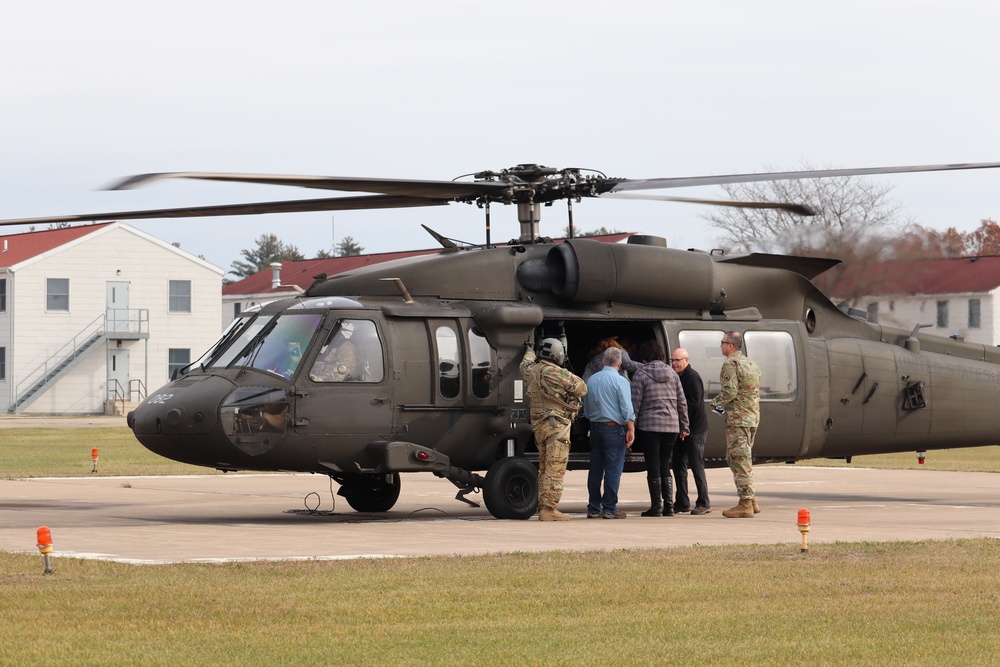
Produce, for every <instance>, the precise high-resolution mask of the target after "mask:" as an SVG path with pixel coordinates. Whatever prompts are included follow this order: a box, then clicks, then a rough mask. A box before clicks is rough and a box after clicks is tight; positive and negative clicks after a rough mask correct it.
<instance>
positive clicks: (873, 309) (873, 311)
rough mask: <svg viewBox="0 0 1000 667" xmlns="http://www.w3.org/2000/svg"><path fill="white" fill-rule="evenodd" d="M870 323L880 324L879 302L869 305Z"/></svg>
mask: <svg viewBox="0 0 1000 667" xmlns="http://www.w3.org/2000/svg"><path fill="white" fill-rule="evenodd" d="M868 321H869V322H874V323H878V301H876V302H875V303H869V304H868Z"/></svg>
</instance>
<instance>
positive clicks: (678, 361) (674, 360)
mask: <svg viewBox="0 0 1000 667" xmlns="http://www.w3.org/2000/svg"><path fill="white" fill-rule="evenodd" d="M685 359H687V357H681V358H680V359H671V360H670V363H672V364H679V363H681V362H682V361H684V360H685Z"/></svg>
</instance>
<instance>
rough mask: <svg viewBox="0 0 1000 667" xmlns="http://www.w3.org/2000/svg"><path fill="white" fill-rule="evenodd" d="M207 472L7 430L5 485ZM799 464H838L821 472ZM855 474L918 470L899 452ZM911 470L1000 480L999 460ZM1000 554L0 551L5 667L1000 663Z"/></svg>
mask: <svg viewBox="0 0 1000 667" xmlns="http://www.w3.org/2000/svg"><path fill="white" fill-rule="evenodd" d="M93 447H98V448H99V449H100V455H101V460H100V462H99V464H98V466H99V468H98V470H99V473H98V474H101V475H150V474H191V473H208V474H211V473H212V471H210V470H208V469H205V468H198V467H193V466H188V465H184V464H180V463H174V462H172V461H168V460H166V459H163V458H161V457H159V456H156V455H155V454H152V453H151V452H149V451H147V450H146V449H145V448H143V447H142V446H141V445H139V443H138V442H136V441H135V439H134V437H133V436H132V434H131V432H129V431H128V430H127V429H122V428H106V429H101V428H93V429H9V430H0V476H2V477H5V478H16V477H32V476H80V475H89V474H90V470H91V460H90V450H91V449H92V448H93ZM805 463H806V464H811V465H833V466H843V465H847V464H845V462H844V461H829V460H823V459H820V460H815V461H808V462H805ZM850 465H852V466H856V467H885V468H918V467H920V466H918V464H917V463H916V457H915V455H914V454H912V453H907V454H889V455H874V456H864V457H855V458H854V460H853V462H852V463H851V464H850ZM923 467H924V468H927V469H934V470H971V471H991V472H1000V447H985V448H975V449H956V450H942V451H931V452H929V453H928V460H927V463H926V464H924V466H923ZM998 563H1000V540H990V539H981V540H947V541H940V542H920V543H911V542H901V543H885V544H883V543H863V544H824V545H818V546H817V545H814V546H813V547H812V549H811V550H810V553H808V554H800V553H798V548H797V546H795V547H790V546H788V545H766V546H745V545H744V546H725V547H699V546H695V547H685V548H677V549H669V550H628V551H624V550H623V551H615V552H611V553H604V552H600V553H564V552H549V553H543V554H523V553H520V554H518V553H515V554H504V555H491V556H467V557H447V558H413V559H390V560H356V561H327V562H323V561H307V562H277V563H270V562H260V563H238V564H228V565H206V564H181V565H159V566H139V565H125V564H121V563H112V562H104V561H94V560H77V559H72V558H60V557H59V556H58V554H56V556H55V557H54V558H53V567H54V569H55V570H56V572H55V574H54V575H52V576H45V575H43V574H42V569H43V561H42V558H41V556H40V555H37V554H16V553H6V552H2V551H0V665H4V666H8V665H10V666H13V667H17V666H20V665H39V664H55V663H64V664H73V665H121V664H129V665H139V664H141V665H220V664H221V665H306V664H308V665H313V664H316V665H334V664H346V665H494V664H500V665H599V664H621V665H671V664H679V665H680V664H684V665H690V664H696V665H726V666H731V665H733V664H754V665H788V664H802V665H804V664H810V665H843V664H851V665H883V664H906V665H945V664H947V665H951V664H996V663H998V662H1000V640H998V639H997V638H996V637H997V635H996V632H995V628H994V625H995V620H996V610H997V609H998V608H1000V587H998V586H997V585H996V583H995V582H996V576H997V575H996V568H997V564H998Z"/></svg>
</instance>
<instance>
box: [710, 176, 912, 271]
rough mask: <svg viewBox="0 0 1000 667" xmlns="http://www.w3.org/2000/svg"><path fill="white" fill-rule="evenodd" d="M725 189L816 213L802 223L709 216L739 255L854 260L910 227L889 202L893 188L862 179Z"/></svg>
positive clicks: (778, 217)
mask: <svg viewBox="0 0 1000 667" xmlns="http://www.w3.org/2000/svg"><path fill="white" fill-rule="evenodd" d="M802 169H807V170H812V169H814V167H812V166H810V165H803V167H802ZM722 188H723V189H724V190H725V191H726V194H727V195H728V197H729V198H730V199H733V200H737V201H753V202H761V201H769V202H786V203H795V204H805V205H807V206H809V207H810V208H811V209H813V211H815V212H816V215H815V216H812V217H802V216H797V215H793V214H791V213H786V212H784V211H776V210H772V209H741V208H729V207H717V208H715V209H713V210H712V211H711V212H710V213H707V214H704V215H703V217H704V218H705V219H707V220H708V221H709V222H711V223H712V225H713V226H714V227H715V228H716V229H718V230H719V231H720V232H721V233H722V237H721V238H720V241H721V243H722V244H723V245H725V246H727V247H729V248H730V249H732V250H736V251H744V252H754V251H758V252H775V253H795V254H823V255H828V256H829V255H843V254H844V253H845V251H847V254H850V250H851V249H853V248H856V247H858V246H859V244H864V245H868V244H870V243H871V242H873V241H878V240H879V239H880V237H886V236H892V235H897V234H898V233H899V232H901V231H903V229H904V228H905V227H906V225H907V224H908V223H907V221H906V220H904V219H903V218H902V215H901V211H902V206H901V205H900V204H898V203H896V202H893V201H891V200H890V199H889V197H888V195H889V192H890V191H891V189H892V187H891V186H889V185H886V184H884V183H879V182H876V181H872V180H866V179H864V178H862V177H859V176H842V177H837V178H807V179H800V180H791V181H761V182H759V183H732V184H729V185H723V186H722ZM841 258H842V259H845V260H847V259H850V257H843V256H842V257H841Z"/></svg>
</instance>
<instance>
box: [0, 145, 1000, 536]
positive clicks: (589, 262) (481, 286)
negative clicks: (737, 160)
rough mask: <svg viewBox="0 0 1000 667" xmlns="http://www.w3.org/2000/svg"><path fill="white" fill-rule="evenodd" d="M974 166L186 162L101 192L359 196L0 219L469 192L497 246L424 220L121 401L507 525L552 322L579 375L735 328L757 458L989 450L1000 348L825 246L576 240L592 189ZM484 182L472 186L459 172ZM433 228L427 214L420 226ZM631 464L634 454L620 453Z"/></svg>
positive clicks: (187, 426) (157, 424)
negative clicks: (754, 378)
mask: <svg viewBox="0 0 1000 667" xmlns="http://www.w3.org/2000/svg"><path fill="white" fill-rule="evenodd" d="M997 167H1000V163H966V164H945V165H923V166H903V167H878V168H861V169H826V170H810V171H794V172H771V173H756V174H732V175H723V176H701V177H683V178H655V179H624V178H608V177H607V176H605V175H604V174H603V173H601V172H596V171H591V170H584V169H578V168H568V169H557V168H550V167H543V166H541V165H536V164H520V165H516V166H515V167H511V168H508V169H504V170H500V171H482V172H477V173H473V174H469V175H467V176H465V177H459V179H455V180H451V181H436V180H394V179H375V178H344V177H325V176H283V175H265V174H226V173H205V172H174V173H159V174H143V175H138V176H133V177H129V178H127V179H124V180H122V181H120V182H118V183H116V184H114V185H113V186H112V188H111V189H127V188H134V187H140V186H144V185H148V184H151V183H154V182H157V181H161V180H164V179H176V178H184V179H200V180H211V181H228V182H244V183H256V184H271V185H282V186H298V187H306V188H315V189H328V190H336V191H348V192H350V191H353V192H366V193H370V194H366V195H361V196H350V197H344V196H338V197H333V198H324V199H312V200H297V201H275V202H261V203H248V204H229V205H221V206H200V207H188V208H172V209H159V210H147V211H125V212H118V213H102V214H83V215H70V216H55V217H48V218H34V219H21V220H8V221H0V224H4V225H13V224H38V223H63V222H84V221H95V220H119V219H146V218H170V217H200V216H214V215H242V214H249V213H275V212H288V211H321V210H323V211H328V210H361V209H371V208H406V207H420V206H442V205H448V204H451V203H466V204H473V205H475V206H477V207H478V208H480V209H482V210H483V211H484V213H485V220H486V226H485V229H486V242H485V243H484V244H482V245H475V246H460V245H458V244H456V243H455V242H453V241H452V240H450V239H447V238H445V237H443V236H441V235H439V234H436V233H435V232H433V231H432V234H433V235H434V236H435V238H436V239H438V241H439V242H440V243H441V245H442V249H441V250H440V252H438V253H436V254H430V255H423V256H417V257H409V258H406V259H398V260H393V261H389V262H384V263H381V264H375V265H370V266H366V267H364V268H359V269H356V270H351V271H347V272H344V273H339V274H336V275H330V276H327V275H322V274H321V275H318V276H315V279H314V282H313V283H312V285H311V286H309V288H308V289H306V290H305V291H304V292H303V293H302V294H300V295H297V296H294V297H291V298H283V299H279V300H276V301H273V302H270V303H266V304H264V305H262V306H259V307H256V308H254V309H251V310H247V311H244V312H243V313H241V315H240V316H239V317H238V318H237V319H235V320H234V321H233V322H232V324H231V325H230V326H229V327H228V329H227V330H226V331H225V332H224V333H223V334H222V336H221V337H220V338H219V339H218V341H217V342H216V343H215V344H213V345H212V346H211V347H210V349H209V350H207V351H206V352H205V353H204V355H202V357H201V358H200V359H198V360H197V361H195V362H194V363H193V364H191V365H190V366H189V367H187V368H186V369H183V372H181V373H179V374H177V375H175V377H174V379H173V380H172V381H171V382H169V383H168V384H167V385H165V386H163V387H162V388H160V389H158V390H157V391H155V392H152V393H151V394H150V395H149V396H148V397H147V398H146V399H145V400H144V401H143V402H142V403H141V404H140V405H139V406H138V407H137V408H136V409H135V410H133V411H132V412H130V413H129V414H128V416H127V423H128V426H129V428H131V429H132V431H133V432H134V434H135V437H136V438H137V439H138V441H139V442H140V443H141V444H142V445H144V446H145V447H146V448H148V449H149V450H151V451H153V452H155V453H157V454H159V455H162V456H165V457H167V458H171V459H175V460H177V461H181V462H184V463H189V464H193V465H198V466H205V467H209V468H214V469H218V470H222V471H226V472H229V471H295V472H310V473H319V474H324V475H328V476H329V477H330V478H331V479H332V480H334V481H336V482H337V483H338V484H339V485H340V489H339V491H338V493H339V494H340V495H341V496H343V497H344V498H345V499H346V501H347V503H348V504H349V505H350V507H352V508H353V509H354V510H356V511H358V512H365V513H369V512H376V513H377V512H387V511H389V510H390V509H391V508H392V507H393V506H394V504H395V503H396V501H397V500H398V498H399V495H400V490H401V474H402V473H417V472H420V473H425V474H427V473H429V474H433V475H435V476H437V477H441V478H444V479H447V480H449V481H450V482H451V483H452V484H454V485H455V486H456V487H457V489H458V492H457V494H456V499H457V500H459V501H464V502H467V503H470V504H476V503H475V502H473V501H472V500H471V499H470V498H469V497H468V496H469V495H470V494H473V493H478V492H481V493H482V497H483V500H484V502H485V505H486V507H487V509H488V510H489V512H490V514H492V515H493V516H494V517H496V518H498V519H527V518H529V517H531V516H532V515H534V514H535V513H536V511H537V472H538V471H537V468H536V462H537V448H536V446H535V443H534V440H533V434H532V429H531V424H530V421H529V410H528V405H527V398H526V392H525V387H524V380H523V378H522V377H521V374H520V371H519V364H520V362H521V360H522V358H523V356H524V354H525V351H526V349H527V347H528V346H530V345H532V344H538V343H540V341H541V340H542V339H543V338H547V337H554V338H559V339H560V340H562V341H563V342H564V346H565V348H566V350H567V362H566V363H567V364H568V365H569V366H570V367H571V368H575V369H582V368H583V367H584V366H585V365H586V362H587V361H588V360H589V358H590V356H591V351H592V348H594V346H595V345H596V343H597V342H598V341H600V340H602V339H604V338H607V337H609V336H615V337H618V338H619V339H620V340H629V341H633V342H642V341H646V340H651V339H655V340H657V341H659V342H660V344H661V346H662V348H663V349H665V350H670V349H673V348H676V347H683V348H685V349H686V350H687V351H688V353H689V355H690V363H691V365H692V366H693V367H694V368H696V369H698V370H699V372H700V373H701V375H702V377H703V378H704V379H705V381H706V400H710V399H711V398H712V397H713V396H714V395H715V394H716V393H718V391H719V388H720V386H719V383H718V381H717V380H715V379H714V377H715V376H716V375H717V370H718V368H719V367H720V366H721V363H722V361H723V359H724V358H723V356H722V354H721V351H720V349H719V344H718V343H719V340H720V337H721V335H722V334H723V333H724V332H725V331H731V330H735V331H739V332H741V333H742V334H743V340H744V348H745V350H744V351H745V352H746V353H747V354H748V356H750V357H751V358H753V359H754V360H755V361H756V362H757V363H758V365H759V366H760V368H761V372H762V378H761V423H760V427H759V431H758V436H757V439H756V444H755V446H754V451H753V458H754V462H755V463H776V462H785V463H794V462H796V461H800V460H807V459H814V458H846V459H848V460H850V458H851V457H852V456H857V455H862V454H873V453H888V452H903V451H926V450H931V449H942V448H952V447H973V446H984V445H992V444H995V443H996V442H997V441H998V438H997V435H998V433H1000V411H998V410H997V409H996V406H997V405H998V404H1000V349H997V348H994V347H989V346H984V345H977V344H972V343H967V342H963V341H958V340H951V339H948V338H942V337H938V336H932V335H928V334H923V333H921V332H920V329H921V327H922V326H928V325H920V324H919V323H915V326H914V328H913V329H912V330H904V329H897V328H890V327H886V326H880V325H878V324H875V323H871V322H868V321H866V320H865V319H864V318H863V317H859V316H858V315H857V314H854V313H848V312H845V311H843V310H841V309H840V308H839V307H837V306H836V305H835V304H834V303H833V302H832V301H831V300H830V299H829V298H828V297H827V296H826V295H825V294H824V293H823V292H822V291H820V290H819V289H818V288H817V287H816V286H815V285H814V284H813V282H812V279H813V278H815V277H816V276H817V275H819V274H821V273H823V272H824V271H826V270H827V269H829V268H831V267H832V266H834V265H836V264H837V263H839V260H836V259H830V258H823V257H796V256H782V255H771V254H762V253H753V254H748V255H724V254H719V253H717V252H705V251H698V250H681V249H674V248H669V247H667V244H666V241H665V240H664V239H663V238H660V237H656V236H650V235H639V234H635V235H631V236H630V237H629V238H628V242H627V243H603V242H599V241H596V240H593V239H588V238H573V222H572V206H573V204H574V203H578V202H581V201H583V200H584V199H587V198H592V197H604V198H610V197H643V198H651V199H660V200H666V201H675V202H682V203H693V204H702V205H718V206H738V207H767V208H776V209H778V210H782V211H785V212H787V213H788V214H790V215H804V216H808V215H810V214H811V211H810V210H809V209H808V208H807V207H805V206H803V205H801V204H796V203H789V202H735V201H725V200H722V201H720V200H712V199H695V198H685V197H669V196H651V195H645V194H637V193H639V192H642V191H647V190H657V189H669V188H677V187H690V186H702V185H716V184H727V183H738V182H753V181H770V180H781V179H801V178H825V177H837V176H853V175H873V174H889V173H906V172H928V171H949V170H963V169H993V168H997ZM468 177H471V180H461V179H463V178H465V179H468ZM559 200H565V201H566V202H567V205H568V212H569V221H570V224H569V230H570V234H569V237H570V238H567V239H565V240H563V241H561V242H553V241H552V240H551V239H549V238H547V237H544V236H542V235H541V234H540V233H539V223H540V219H541V215H540V212H541V209H542V208H543V207H546V206H551V205H552V204H553V202H555V201H559ZM492 205H513V206H515V207H516V208H517V213H518V221H519V223H520V226H521V229H520V235H519V237H518V238H515V239H511V240H510V241H508V242H506V243H494V242H493V241H492V239H491V237H490V233H491V232H490V230H491V217H490V215H491V210H490V209H491V206H492ZM428 231H431V230H428ZM722 431H723V429H721V428H718V427H716V428H714V429H710V431H709V437H708V439H707V442H706V446H705V463H706V465H707V466H710V467H721V466H725V465H726V463H725V442H724V436H723V433H722ZM572 443H573V446H572V449H571V453H570V462H569V468H570V469H581V468H586V467H587V465H588V460H589V453H588V445H587V433H586V424H585V423H582V422H581V421H578V422H577V424H575V425H574V429H573V433H572ZM626 466H627V469H628V470H638V469H642V468H643V461H642V456H641V454H638V453H635V454H630V455H629V457H628V459H627V462H626Z"/></svg>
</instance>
